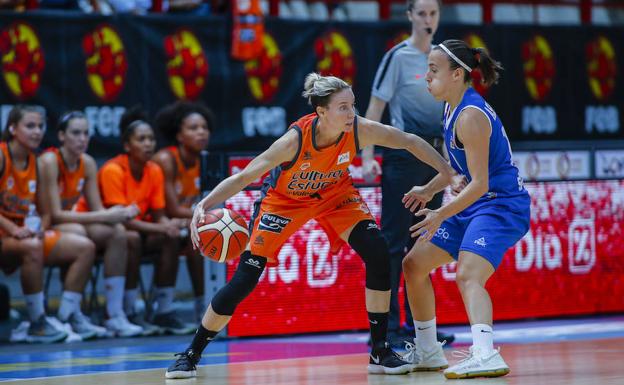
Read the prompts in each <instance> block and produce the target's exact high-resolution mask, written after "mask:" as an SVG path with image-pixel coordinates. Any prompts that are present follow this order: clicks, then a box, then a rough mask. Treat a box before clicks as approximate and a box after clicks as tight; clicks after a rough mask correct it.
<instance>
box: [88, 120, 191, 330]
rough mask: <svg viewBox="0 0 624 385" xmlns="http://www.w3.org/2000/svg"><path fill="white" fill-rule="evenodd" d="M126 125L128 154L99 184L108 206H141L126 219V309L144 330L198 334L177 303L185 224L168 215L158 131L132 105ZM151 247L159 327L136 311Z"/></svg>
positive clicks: (113, 162)
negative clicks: (157, 151) (142, 264)
mask: <svg viewBox="0 0 624 385" xmlns="http://www.w3.org/2000/svg"><path fill="white" fill-rule="evenodd" d="M120 128H121V136H122V141H123V146H124V151H125V153H124V154H122V155H118V156H116V157H115V158H113V159H110V160H109V161H107V162H106V163H105V164H104V165H103V166H102V167H101V169H100V171H99V172H98V185H99V188H100V193H101V194H102V201H103V203H104V206H105V207H112V206H116V205H123V206H127V205H136V206H137V207H138V209H139V214H138V215H137V217H136V218H133V219H132V220H130V221H128V222H126V223H125V226H126V229H128V230H129V231H128V233H127V235H128V246H129V250H128V274H127V277H126V294H125V299H124V306H125V311H126V314H128V316H129V319H130V321H131V322H133V323H135V324H138V325H140V326H142V327H143V328H144V334H151V333H153V332H158V331H159V330H160V331H164V332H167V333H173V334H188V333H192V332H193V327H192V326H190V325H187V324H185V323H184V322H182V321H181V320H180V319H179V318H178V316H177V315H176V314H175V311H174V309H173V307H172V305H173V297H174V292H175V282H176V275H177V274H176V273H177V266H178V254H177V251H178V244H179V241H180V229H181V226H183V225H184V223H183V222H182V221H180V220H178V219H175V218H174V219H169V218H168V217H167V216H166V215H165V191H164V177H163V172H162V170H161V169H160V167H159V166H158V165H157V164H156V163H154V162H152V161H151V158H152V156H153V155H154V150H155V148H156V138H155V136H154V131H153V130H152V127H151V126H150V125H149V123H147V122H146V121H145V118H144V117H143V115H142V113H141V112H140V111H136V110H129V111H127V112H126V113H125V114H124V116H122V119H121V123H120ZM145 251H154V252H156V253H157V259H156V261H155V262H154V270H155V273H154V276H155V279H154V281H155V285H156V301H157V304H158V309H157V310H156V314H155V316H154V319H153V323H154V324H155V325H156V326H157V328H154V326H153V325H152V324H150V323H149V322H147V321H146V320H145V319H144V318H142V317H141V316H140V315H138V314H136V313H135V312H134V303H135V301H136V299H137V297H138V289H137V285H138V277H139V269H140V259H141V256H142V255H143V253H144V252H145Z"/></svg>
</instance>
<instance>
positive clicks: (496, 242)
mask: <svg viewBox="0 0 624 385" xmlns="http://www.w3.org/2000/svg"><path fill="white" fill-rule="evenodd" d="M530 219H531V215H530V211H529V210H527V211H526V212H525V213H515V212H512V211H508V210H505V208H504V207H498V208H496V209H491V208H490V209H486V210H477V211H476V212H475V213H474V214H472V215H470V216H462V215H461V213H460V214H459V215H455V216H453V217H450V218H448V219H447V220H445V221H444V222H442V224H441V225H440V227H439V228H438V231H437V232H436V234H435V235H434V236H433V238H431V243H433V244H434V245H436V246H438V247H439V248H441V249H443V250H445V251H446V252H447V253H449V254H450V255H451V257H453V259H455V260H457V259H458V258H459V252H460V251H470V252H472V253H475V254H477V255H479V256H481V257H483V258H485V259H486V260H487V261H488V262H490V263H491V264H492V266H494V269H496V268H497V267H498V266H499V265H500V263H501V261H502V260H503V255H504V254H505V252H506V251H507V250H508V249H509V248H510V247H512V246H513V245H515V244H516V242H518V241H519V240H520V239H522V237H523V236H524V235H525V234H526V233H527V231H528V230H529V225H530Z"/></svg>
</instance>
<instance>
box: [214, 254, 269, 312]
mask: <svg viewBox="0 0 624 385" xmlns="http://www.w3.org/2000/svg"><path fill="white" fill-rule="evenodd" d="M266 263H267V259H266V258H264V257H258V256H256V255H251V252H250V251H246V252H244V253H243V254H242V255H241V258H240V262H239V263H238V267H237V268H236V272H235V273H234V276H232V279H231V280H230V282H228V283H227V284H226V285H225V286H223V287H222V288H221V290H219V291H218V292H217V294H215V296H214V297H213V298H212V302H211V303H210V304H211V306H212V310H214V311H215V313H217V314H219V315H232V314H234V310H235V309H236V307H237V306H238V304H239V303H241V301H242V300H244V299H245V298H246V297H247V296H248V295H249V294H251V292H252V291H253V289H255V288H256V285H257V284H258V280H259V279H260V276H261V275H262V272H263V271H264V268H265V266H266Z"/></svg>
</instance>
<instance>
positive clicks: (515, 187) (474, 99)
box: [444, 87, 530, 214]
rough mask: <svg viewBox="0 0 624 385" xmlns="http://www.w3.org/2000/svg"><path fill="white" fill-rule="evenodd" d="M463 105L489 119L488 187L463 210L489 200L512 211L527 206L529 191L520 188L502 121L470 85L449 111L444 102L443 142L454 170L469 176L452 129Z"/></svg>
mask: <svg viewBox="0 0 624 385" xmlns="http://www.w3.org/2000/svg"><path fill="white" fill-rule="evenodd" d="M467 108H475V109H477V110H479V111H481V112H483V114H484V115H485V116H486V117H487V119H488V121H489V123H490V127H491V128H492V133H491V135H490V146H489V147H490V154H489V159H488V174H489V191H488V192H487V193H486V194H485V195H483V196H482V197H481V198H479V200H478V201H477V202H475V203H474V204H473V205H472V206H470V207H469V208H467V209H466V214H468V213H469V212H472V211H473V210H471V209H474V208H477V207H480V206H482V205H483V204H486V203H489V202H493V203H494V202H495V203H497V204H503V205H505V206H508V207H510V209H512V210H513V209H515V210H514V211H516V212H518V211H526V210H529V205H528V203H530V198H529V194H528V193H527V191H526V190H525V188H524V183H523V181H522V178H521V177H520V175H519V173H518V168H517V167H516V166H515V164H514V163H513V161H512V157H511V145H510V144H509V139H507V134H506V133H505V128H504V127H503V123H502V122H501V120H500V118H499V117H498V115H496V112H494V109H493V108H492V107H491V106H490V105H489V104H488V103H487V102H486V101H485V99H483V98H482V97H481V95H479V93H478V92H477V91H475V89H474V88H472V87H469V88H468V89H467V90H466V92H465V94H464V97H463V99H462V101H461V102H460V103H459V105H458V106H457V108H455V109H454V110H453V111H450V106H449V105H448V103H447V104H445V106H444V142H445V144H446V149H447V150H448V153H449V158H450V161H451V166H452V167H453V168H454V169H455V171H457V173H459V174H462V175H465V176H466V178H467V179H468V181H469V182H470V181H471V180H472V178H471V176H470V171H469V170H468V165H467V162H466V152H465V150H464V146H463V143H461V142H460V140H459V139H458V138H457V135H456V130H455V123H456V121H457V117H458V116H459V115H460V113H461V112H462V111H463V110H465V109H467ZM508 198H516V199H508Z"/></svg>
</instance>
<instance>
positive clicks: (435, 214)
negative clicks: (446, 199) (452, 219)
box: [410, 209, 444, 242]
mask: <svg viewBox="0 0 624 385" xmlns="http://www.w3.org/2000/svg"><path fill="white" fill-rule="evenodd" d="M415 215H416V216H424V217H425V219H423V220H422V221H420V222H418V223H417V224H415V225H414V226H412V227H410V233H411V236H412V238H416V237H420V238H418V241H417V242H426V241H430V240H431V238H433V236H434V235H435V233H436V231H438V228H439V227H440V225H441V224H442V221H443V220H444V218H443V217H442V215H441V214H440V212H439V211H438V210H430V209H422V210H420V211H418V212H417V213H416V214H415Z"/></svg>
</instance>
